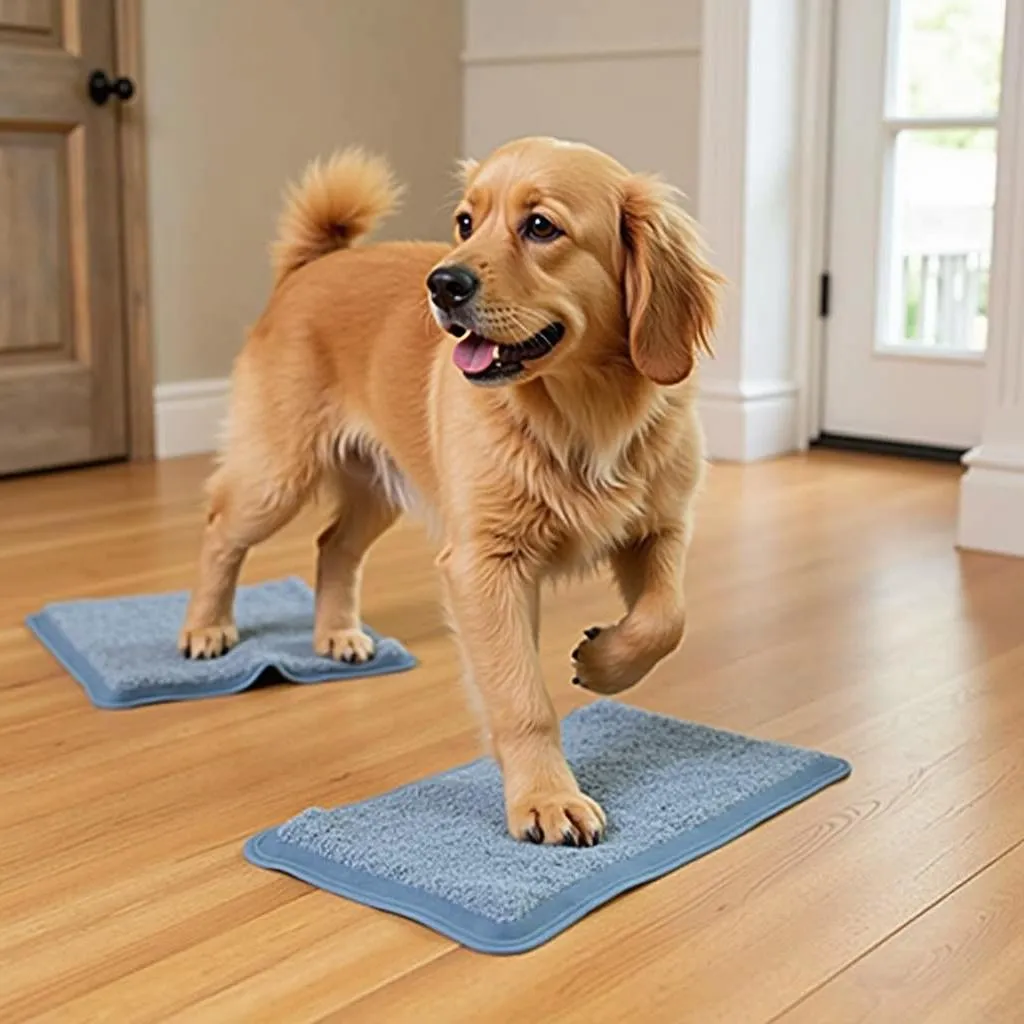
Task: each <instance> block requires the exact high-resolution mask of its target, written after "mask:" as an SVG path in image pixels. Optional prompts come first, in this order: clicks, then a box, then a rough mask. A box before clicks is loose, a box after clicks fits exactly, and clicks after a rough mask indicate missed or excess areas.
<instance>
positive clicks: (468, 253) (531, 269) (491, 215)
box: [427, 138, 720, 385]
mask: <svg viewBox="0 0 1024 1024" xmlns="http://www.w3.org/2000/svg"><path fill="white" fill-rule="evenodd" d="M463 174H464V192H463V195H462V199H461V201H460V202H459V204H458V205H457V207H456V208H455V235H456V243H455V247H454V249H453V250H452V251H451V252H450V253H449V254H448V256H447V257H446V258H445V259H444V260H443V261H442V262H441V263H440V264H438V265H437V266H436V267H434V268H433V270H432V271H431V273H430V275H429V276H428V278H427V288H428V290H429V293H430V299H431V308H432V310H433V313H434V316H435V317H436V319H437V321H438V323H440V325H441V326H442V327H443V328H444V329H445V330H447V331H449V332H450V333H451V334H453V335H455V336H456V337H457V338H459V339H460V340H459V341H458V343H457V344H456V346H455V350H454V354H453V358H454V361H455V364H456V365H457V366H458V367H459V369H461V370H462V372H463V373H464V374H465V376H466V377H467V379H469V380H471V381H473V382H474V383H477V384H489V385H495V384H507V383H515V382H521V381H525V380H528V379H530V378H532V377H534V376H537V375H540V374H564V373H571V372H572V371H573V368H574V367H579V366H580V365H581V364H582V363H589V364H594V363H599V364H602V363H604V362H607V361H608V360H609V359H616V358H620V357H621V358H622V359H623V360H625V359H628V360H629V361H630V362H631V363H632V365H633V366H634V367H635V368H636V370H637V371H638V372H639V373H641V374H643V375H644V376H645V377H647V378H649V379H650V380H652V381H655V382H656V383H658V384H676V383H678V382H680V381H682V380H684V379H685V378H686V377H688V376H689V374H690V372H691V371H692V370H693V367H694V363H695V361H696V358H697V353H698V352H699V351H701V350H703V351H707V352H709V351H710V336H711V333H712V331H713V329H714V317H715V307H716V290H717V285H718V283H719V281H720V278H719V276H718V274H717V273H716V272H715V271H714V270H713V269H712V268H711V267H710V266H709V265H708V263H707V262H706V261H705V259H704V256H703V254H702V251H701V245H700V240H699V238H698V235H697V232H696V230H695V228H694V225H693V222H692V221H691V219H690V218H689V217H688V216H687V214H686V213H685V212H684V211H683V210H682V208H681V207H680V206H679V205H678V203H677V202H676V195H675V193H674V192H673V190H672V189H670V188H669V187H668V186H666V185H664V184H662V183H661V182H659V181H658V180H657V179H655V178H652V177H649V176H647V175H640V174H632V173H630V172H629V171H627V170H626V168H624V167H622V166H621V165H620V164H619V163H617V162H616V161H615V160H613V159H612V158H611V157H609V156H607V155H605V154H604V153H601V152H599V151H598V150H595V149H592V148H591V147H589V146H583V145H578V144H573V143H565V142H560V141H558V140H555V139H544V138H532V139H520V140H517V141H515V142H511V143H509V144H507V145H505V146H503V147H501V148H500V149H498V150H496V151H495V152H494V153H492V154H491V156H489V157H488V158H487V159H486V160H485V161H483V162H482V163H481V164H475V163H469V164H467V165H465V166H464V168H463Z"/></svg>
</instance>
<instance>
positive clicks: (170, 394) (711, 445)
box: [156, 378, 799, 462]
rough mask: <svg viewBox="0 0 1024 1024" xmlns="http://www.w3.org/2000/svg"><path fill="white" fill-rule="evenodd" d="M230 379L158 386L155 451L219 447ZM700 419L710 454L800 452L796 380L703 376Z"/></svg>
mask: <svg viewBox="0 0 1024 1024" xmlns="http://www.w3.org/2000/svg"><path fill="white" fill-rule="evenodd" d="M228 388H229V381H228V380H227V379H226V378H225V379H223V380H219V379H218V380H190V381H180V382H174V383H170V384H158V385H157V387H156V454H157V458H161V459H172V458H176V457H177V456H180V455H201V454H205V453H207V452H213V451H216V449H217V441H218V438H219V436H220V428H221V423H222V422H223V420H224V416H225V415H226V413H227V407H228ZM700 412H701V419H702V421H703V424H704V433H705V436H706V438H707V444H708V453H709V455H710V457H711V458H713V459H719V460H723V461H729V462H753V461H755V460H756V459H764V458H770V457H771V456H773V455H784V454H786V453H788V452H792V451H796V450H797V449H798V447H799V445H798V443H797V436H796V434H797V425H798V413H799V410H798V406H797V389H796V385H795V384H792V383H789V382H786V381H766V382H758V383H756V384H751V383H745V384H743V385H737V384H734V383H731V382H723V381H714V380H711V381H704V382H702V384H701V396H700Z"/></svg>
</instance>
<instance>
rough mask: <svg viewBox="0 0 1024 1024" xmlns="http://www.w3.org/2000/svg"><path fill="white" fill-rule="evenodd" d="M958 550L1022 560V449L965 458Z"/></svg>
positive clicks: (989, 450) (985, 450)
mask: <svg viewBox="0 0 1024 1024" xmlns="http://www.w3.org/2000/svg"><path fill="white" fill-rule="evenodd" d="M964 464H965V465H966V466H967V472H966V473H965V474H964V477H963V479H962V480H961V482H960V521H959V527H958V532H957V546H958V547H961V548H966V549H968V550H973V551H989V552H992V553H994V554H999V555H1017V556H1020V557H1024V445H1015V446H1009V447H1006V448H993V447H991V446H988V445H982V446H981V447H979V448H974V449H972V450H971V451H970V452H968V453H967V455H966V456H964Z"/></svg>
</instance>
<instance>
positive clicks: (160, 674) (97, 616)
mask: <svg viewBox="0 0 1024 1024" xmlns="http://www.w3.org/2000/svg"><path fill="white" fill-rule="evenodd" d="M187 602H188V592H187V591H178V592H175V593H167V594H146V595H142V596H137V597H113V598H97V599H94V600H84V601H64V602H57V603H54V604H49V605H47V606H46V607H45V608H44V609H43V610H42V611H41V612H39V613H38V614H36V615H31V616H29V618H28V619H27V625H28V627H29V629H31V630H32V632H33V633H35V635H36V636H37V637H38V638H39V640H41V641H42V643H43V644H44V645H45V646H46V647H47V648H48V649H49V650H50V652H51V653H52V654H53V655H54V656H55V657H56V658H57V660H58V661H60V662H61V664H62V665H63V666H64V667H65V668H66V669H67V670H68V671H69V672H70V673H71V675H72V676H74V677H75V679H76V680H77V681H78V682H79V683H80V684H81V685H82V687H83V688H84V690H85V692H86V693H87V694H88V696H89V699H90V700H91V701H92V702H93V704H95V705H96V706H97V707H101V708H132V707H138V706H139V705H142V704H157V703H162V702H164V701H175V700H195V699H197V698H200V697H219V696H223V695H225V694H229V693H239V692H240V691H242V690H245V689H247V688H248V687H250V686H252V685H253V684H254V683H255V682H256V681H257V680H258V679H259V678H260V676H262V675H263V674H264V673H267V672H270V673H273V672H277V673H278V674H279V675H280V676H281V677H283V678H284V679H286V680H288V681H290V682H294V683H323V682H327V681H330V680H340V679H354V678H357V677H361V676H375V675H384V674H390V673H393V672H401V671H404V670H406V669H409V668H412V667H413V666H414V665H415V664H416V660H415V659H414V658H413V657H412V655H411V654H409V652H408V651H407V650H406V649H405V648H404V647H403V646H402V645H401V644H400V643H399V642H398V641H397V640H393V639H391V638H389V637H382V636H380V635H379V634H377V633H375V632H374V631H373V630H372V629H370V628H368V627H365V626H364V629H366V632H367V633H369V634H370V636H372V637H373V639H374V641H375V642H376V645H377V650H376V653H375V654H374V657H373V658H372V659H371V660H370V661H368V662H365V663H364V664H362V665H350V664H345V663H341V662H337V661H333V660H332V659H330V658H322V657H320V656H319V655H317V654H315V653H314V652H313V592H312V591H311V590H310V588H309V587H308V586H307V585H306V584H305V582H303V581H302V580H301V579H298V578H297V577H289V578H287V579H282V580H274V581H272V582H270V583H261V584H258V585H256V586H248V587H239V588H238V593H237V596H236V598H235V615H236V619H237V622H238V629H239V634H240V642H239V643H238V645H237V646H235V647H234V648H232V649H231V650H230V651H229V652H228V653H227V654H225V655H223V656H222V657H220V658H213V659H210V660H205V659H204V660H195V661H193V660H190V659H188V658H186V657H185V656H184V655H183V654H181V653H180V652H179V650H178V646H177V644H178V630H179V629H180V628H181V623H182V621H183V619H184V617H185V606H186V604H187Z"/></svg>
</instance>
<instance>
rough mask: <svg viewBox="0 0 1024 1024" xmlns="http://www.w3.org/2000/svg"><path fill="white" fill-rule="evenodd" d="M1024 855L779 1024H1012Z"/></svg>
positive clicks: (1022, 933) (1021, 977)
mask: <svg viewBox="0 0 1024 1024" xmlns="http://www.w3.org/2000/svg"><path fill="white" fill-rule="evenodd" d="M1022 920H1024V846H1021V845H1018V846H1017V847H1015V848H1014V849H1013V850H1011V851H1010V852H1009V853H1008V854H1007V855H1006V856H1005V857H1003V858H1001V859H1000V860H998V861H997V862H996V863H995V864H993V865H992V866H991V867H989V868H987V869H986V870H985V871H982V872H981V873H980V874H979V875H977V876H976V877H974V878H972V879H971V880H970V881H969V882H968V883H967V884H966V885H964V886H963V888H961V889H959V890H957V891H956V892H955V893H953V894H952V895H951V896H950V897H949V899H947V900H944V901H943V902H942V903H940V904H939V905H938V906H937V907H935V908H934V909H932V910H930V911H929V912H928V913H927V914H925V915H924V916H923V917H921V918H919V919H918V920H916V921H914V922H913V923H911V924H910V925H908V926H907V927H906V928H904V929H903V930H902V931H901V932H900V933H899V934H898V935H896V936H894V937H893V938H891V939H890V940H889V941H888V942H886V943H885V944H884V945H883V946H881V947H879V948H878V949H876V950H874V951H873V952H871V953H869V954H868V955H867V956H866V957H864V958H863V959H862V960H860V961H858V962H857V963H856V964H854V965H853V966H852V967H849V968H847V969H846V970H845V971H843V972H842V974H840V975H839V976H838V977H837V978H835V979H833V980H832V981H831V982H829V983H828V984H827V985H825V986H824V987H823V988H820V989H818V990H817V991H816V992H815V993H814V994H813V995H811V996H810V997H809V998H807V999H805V1000H804V1001H803V1002H801V1003H800V1004H799V1005H798V1006H796V1007H794V1008H793V1009H792V1010H790V1011H789V1012H787V1013H784V1014H783V1015H782V1016H781V1017H779V1022H780V1024H819V1022H821V1021H826V1020H827V1021H828V1022H829V1024H854V1022H856V1024H870V1022H876V1024H884V1022H886V1021H913V1024H965V1022H967V1021H984V1022H985V1024H1018V1022H1019V1021H1020V1019H1021V1016H1022V1014H1021V1004H1022V1001H1024V971H1022V970H1021V964H1024V928H1022V927H1021V922H1022Z"/></svg>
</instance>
